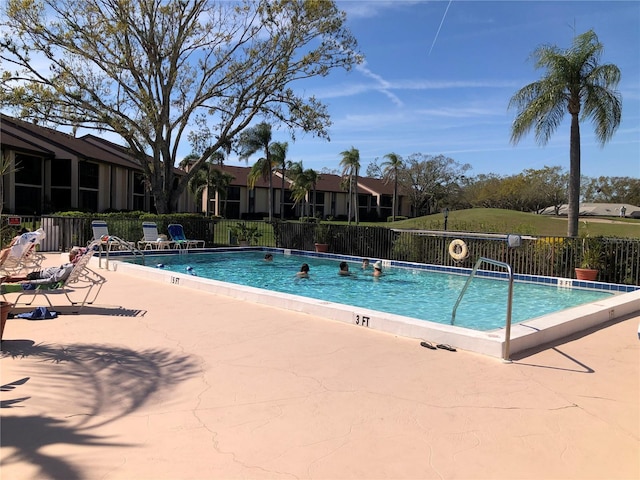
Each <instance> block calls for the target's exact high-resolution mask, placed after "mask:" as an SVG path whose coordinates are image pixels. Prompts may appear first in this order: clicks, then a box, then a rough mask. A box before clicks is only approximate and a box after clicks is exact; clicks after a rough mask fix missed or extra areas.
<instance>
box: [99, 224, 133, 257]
mask: <svg viewBox="0 0 640 480" xmlns="http://www.w3.org/2000/svg"><path fill="white" fill-rule="evenodd" d="M91 228H92V229H93V240H92V241H98V242H100V244H99V245H100V249H101V250H107V251H111V250H135V248H136V244H135V242H129V241H127V240H123V239H122V238H120V237H116V236H115V235H110V234H109V227H108V226H107V222H105V221H103V220H94V221H92V222H91Z"/></svg>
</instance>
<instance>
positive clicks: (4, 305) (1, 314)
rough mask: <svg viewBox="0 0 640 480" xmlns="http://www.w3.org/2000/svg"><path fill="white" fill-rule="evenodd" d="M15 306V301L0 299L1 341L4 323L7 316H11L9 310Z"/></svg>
mask: <svg viewBox="0 0 640 480" xmlns="http://www.w3.org/2000/svg"><path fill="white" fill-rule="evenodd" d="M12 308H13V303H9V302H5V301H4V300H2V301H0V341H1V340H2V338H3V336H4V325H5V323H7V318H9V312H10V311H11V309H12Z"/></svg>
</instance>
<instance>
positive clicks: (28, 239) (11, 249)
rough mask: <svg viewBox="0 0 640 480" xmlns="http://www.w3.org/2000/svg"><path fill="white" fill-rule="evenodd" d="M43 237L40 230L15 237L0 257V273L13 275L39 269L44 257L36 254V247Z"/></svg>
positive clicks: (42, 231) (42, 232)
mask: <svg viewBox="0 0 640 480" xmlns="http://www.w3.org/2000/svg"><path fill="white" fill-rule="evenodd" d="M45 237H46V234H45V232H44V230H43V229H42V228H39V229H37V230H35V231H33V232H26V233H23V234H22V235H19V236H17V237H15V238H14V239H13V240H12V242H11V244H10V245H9V246H8V247H7V248H6V249H4V250H3V254H2V255H0V273H2V274H3V275H15V274H16V273H18V272H20V271H26V272H30V271H33V270H37V269H39V268H40V265H41V264H42V260H43V258H44V257H43V256H42V255H41V254H40V253H38V251H37V246H38V245H39V244H40V242H41V241H42V239H44V238H45Z"/></svg>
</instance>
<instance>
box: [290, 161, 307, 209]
mask: <svg viewBox="0 0 640 480" xmlns="http://www.w3.org/2000/svg"><path fill="white" fill-rule="evenodd" d="M289 176H290V177H291V181H292V182H293V183H292V185H291V198H292V199H293V205H294V206H295V205H298V204H300V205H301V214H300V216H302V217H305V216H307V205H306V199H307V194H308V193H309V188H310V186H309V181H308V179H307V177H306V175H305V172H304V167H303V166H302V160H301V161H299V162H292V163H291V165H289Z"/></svg>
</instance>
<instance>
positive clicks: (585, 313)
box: [96, 247, 640, 358]
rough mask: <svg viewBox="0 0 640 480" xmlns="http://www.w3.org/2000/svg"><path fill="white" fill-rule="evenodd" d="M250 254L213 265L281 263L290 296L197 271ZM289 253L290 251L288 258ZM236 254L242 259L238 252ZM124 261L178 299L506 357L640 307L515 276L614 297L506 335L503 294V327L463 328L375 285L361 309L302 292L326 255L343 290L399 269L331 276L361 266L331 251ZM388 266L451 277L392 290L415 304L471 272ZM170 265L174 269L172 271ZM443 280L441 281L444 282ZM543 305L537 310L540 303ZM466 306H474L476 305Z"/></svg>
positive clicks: (630, 290) (629, 295) (633, 297)
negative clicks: (202, 298)
mask: <svg viewBox="0 0 640 480" xmlns="http://www.w3.org/2000/svg"><path fill="white" fill-rule="evenodd" d="M250 251H253V252H254V253H252V255H253V257H247V258H249V259H250V264H251V265H252V268H242V269H240V270H238V269H232V268H228V265H227V263H225V262H222V263H218V262H214V263H213V264H214V265H217V266H218V268H217V270H218V272H219V273H220V274H222V273H224V274H225V275H236V276H238V275H248V276H249V277H250V278H254V279H257V278H260V277H261V276H260V275H257V274H256V273H250V272H252V271H257V272H263V271H264V272H271V274H270V275H267V276H266V278H267V279H269V278H272V277H274V275H272V274H273V271H274V270H275V269H274V268H273V267H274V266H275V267H276V269H277V268H280V267H279V266H278V265H281V266H282V268H283V269H284V268H285V266H286V275H285V276H284V278H286V281H283V282H281V283H283V284H288V285H290V286H291V285H293V286H295V287H296V288H297V290H296V291H295V294H291V293H282V292H279V291H274V290H265V289H264V288H263V287H264V285H262V287H259V288H258V287H253V286H245V285H241V284H238V283H231V280H211V279H207V278H204V277H202V276H199V275H202V274H203V271H202V270H201V269H202V268H204V266H205V265H206V264H207V263H211V261H212V259H211V257H210V255H209V254H210V253H215V254H216V255H226V254H227V253H231V254H232V255H244V254H245V253H246V252H250ZM265 251H270V252H272V253H273V254H274V256H275V263H273V264H266V262H264V261H263V260H262V258H263V256H264V253H265ZM192 252H193V251H192ZM193 253H195V252H193ZM290 253H292V254H294V255H295V256H292V257H289V254H290ZM117 257H122V258H121V259H122V260H125V261H117ZM215 258H220V259H222V258H223V257H222V256H220V257H215ZM237 258H240V257H239V256H238V257H237ZM126 259H127V255H126V254H121V253H116V254H114V258H112V262H111V263H107V264H106V268H110V269H112V270H116V271H118V272H123V273H125V274H128V275H134V276H136V277H137V278H139V279H140V281H141V282H144V283H145V284H146V283H147V282H153V281H159V282H163V283H170V284H171V285H172V286H174V287H175V288H176V296H177V297H176V298H179V290H180V289H181V288H191V289H197V290H200V291H203V292H207V293H211V294H214V295H223V296H229V297H233V298H238V299H241V300H244V301H248V302H253V303H259V304H264V305H269V306H272V307H276V308H284V309H287V310H294V311H298V312H302V313H306V314H310V315H313V316H316V317H321V318H324V319H327V320H334V321H338V322H343V323H350V324H353V325H356V326H358V327H359V328H363V327H364V328H369V329H373V330H378V331H381V332H384V333H389V334H392V335H396V336H400V337H408V338H415V339H424V340H430V341H432V342H438V343H449V344H451V345H454V346H455V347H457V348H459V349H462V350H467V351H471V352H476V353H480V354H483V355H489V356H493V357H498V358H510V356H509V355H510V354H517V353H519V352H523V351H526V350H529V349H537V348H539V347H540V346H541V345H546V344H548V343H549V342H554V341H556V340H558V339H562V338H565V337H567V336H569V335H571V334H574V333H576V332H582V331H585V330H587V329H590V328H594V327H598V326H600V325H604V324H606V323H607V322H611V321H615V320H616V319H618V318H620V317H624V316H625V315H628V314H632V313H634V312H637V311H640V289H639V288H638V287H637V286H628V285H614V284H597V283H595V282H584V281H579V280H572V279H563V278H554V277H535V276H529V275H516V280H521V281H525V282H530V283H542V284H547V285H550V287H549V288H550V289H551V290H553V291H555V292H556V293H557V294H559V295H560V296H564V293H565V290H566V289H569V290H571V289H575V288H590V287H593V288H595V289H600V290H604V291H609V292H616V293H617V294H616V295H605V296H604V298H601V299H600V300H596V301H594V302H591V303H587V304H584V305H579V306H576V307H571V308H568V309H565V310H560V311H556V312H553V313H549V314H546V315H542V316H537V317H536V318H534V319H528V320H523V321H520V323H518V324H515V325H513V327H512V328H511V331H510V335H509V336H508V338H507V335H506V329H505V328H504V317H505V314H506V301H507V300H506V296H505V298H504V303H503V305H502V306H501V307H497V311H495V312H493V313H494V314H495V315H496V316H499V318H501V319H502V324H501V326H500V327H499V328H495V329H492V330H485V331H481V330H476V329H472V328H470V327H461V326H460V325H459V321H460V318H459V317H460V309H462V308H464V307H463V306H462V304H461V307H460V309H459V310H458V312H457V314H456V324H455V325H451V324H450V318H451V317H450V315H451V312H450V311H449V313H448V315H447V320H446V322H445V323H437V322H435V321H431V320H424V319H417V318H416V317H414V316H406V315H400V314H394V313H387V312H385V311H382V310H381V309H382V307H383V304H384V303H385V302H384V301H381V300H380V298H379V297H378V296H377V292H378V291H377V290H374V291H373V292H374V293H367V294H366V295H364V294H362V295H360V297H361V300H362V301H363V303H361V305H365V306H358V305H349V304H342V303H337V302H336V301H335V300H334V299H317V298H311V297H304V296H301V295H300V294H299V292H300V291H301V289H303V288H304V289H309V290H310V291H317V290H320V289H319V288H313V286H318V287H319V286H320V284H322V283H323V282H324V280H322V278H324V277H320V276H319V274H320V273H321V271H322V269H321V268H320V265H321V264H323V263H324V261H325V260H329V261H330V263H329V265H331V268H330V269H329V271H328V272H329V273H328V277H327V282H331V283H333V282H341V283H339V284H340V285H341V286H342V287H344V286H345V285H347V286H352V287H353V286H354V285H360V282H363V285H365V284H373V285H375V286H376V287H377V288H380V286H381V285H384V284H387V283H389V284H391V283H392V282H391V280H394V275H395V274H396V273H398V271H397V270H396V269H395V268H394V269H392V270H387V272H388V275H387V276H385V277H383V278H382V279H380V280H379V281H376V280H374V279H373V278H371V277H367V276H364V275H363V276H360V275H358V276H357V277H356V278H354V279H351V278H339V277H338V276H337V273H336V270H337V263H336V261H340V260H347V261H350V262H351V263H350V266H351V269H352V270H359V259H358V258H356V257H348V256H342V255H334V254H318V253H314V252H305V251H296V250H293V251H289V250H282V249H274V248H270V249H262V248H251V247H250V248H248V249H239V248H232V249H229V248H220V249H207V250H206V251H203V250H199V251H198V254H197V255H195V256H189V257H187V256H186V252H184V251H175V252H172V254H169V255H155V254H145V262H146V265H147V266H142V265H137V264H136V263H135V261H129V262H128V261H126ZM288 259H291V260H293V263H292V264H291V268H289V265H288V264H287V263H285V260H288ZM173 262H175V263H173ZM301 262H306V263H309V264H310V265H311V274H312V275H313V276H314V277H315V276H316V275H318V278H317V279H314V278H312V279H311V281H306V280H302V281H296V280H295V278H293V277H294V274H295V272H297V271H298V270H299V268H300V263H301ZM390 263H392V264H393V266H394V267H395V266H400V267H404V268H405V269H406V271H407V272H411V275H417V274H418V271H422V270H432V271H439V272H444V273H454V274H456V275H453V276H450V277H446V278H447V282H452V283H447V282H443V285H442V286H441V287H439V290H437V292H435V293H432V294H431V295H429V293H428V292H422V291H418V290H417V289H415V288H412V287H409V285H410V284H406V285H405V286H404V287H403V288H401V289H396V296H397V297H398V298H399V299H400V301H401V302H402V301H404V302H406V300H407V299H411V300H412V304H417V303H421V302H425V303H426V301H427V300H428V299H429V298H433V297H437V296H441V295H444V293H443V292H444V291H445V290H447V289H449V290H451V291H452V293H453V294H455V295H456V296H457V294H458V293H459V291H458V290H455V289H454V288H452V287H453V286H458V285H460V286H461V285H462V283H459V282H464V281H465V280H466V278H467V277H468V275H469V272H470V270H469V269H464V268H457V267H445V266H436V265H422V264H411V263H407V262H399V261H393V262H390ZM96 264H97V265H98V266H100V262H99V260H98V259H96ZM157 264H163V265H164V268H157V267H156V265H157ZM172 264H173V265H175V267H171V266H170V265H172ZM188 266H191V267H192V270H191V271H187V267H188ZM253 267H255V268H253ZM172 268H175V271H173V270H171V269H172ZM181 269H182V270H181ZM263 269H264V270H263ZM401 270H403V269H401ZM414 271H415V273H414ZM478 273H479V274H481V273H483V274H485V275H487V276H490V277H494V276H496V277H500V276H502V277H504V274H503V273H502V272H480V271H479V272H478ZM454 277H455V278H454ZM395 279H396V280H403V279H402V277H397V278H395ZM479 280H484V279H481V278H474V280H473V281H472V283H471V284H472V285H473V284H475V283H478V281H479ZM236 281H237V278H236ZM303 282H307V283H303ZM498 283H501V284H502V286H503V288H504V289H505V291H506V288H507V287H506V285H507V282H504V281H502V282H498ZM444 284H446V286H445V285H444ZM149 285H150V287H149V288H152V283H150V284H149ZM469 288H471V287H469ZM343 289H344V288H343ZM345 290H348V291H353V290H355V289H353V288H347V289H345ZM454 290H455V291H454ZM481 290H482V289H481ZM483 295H484V292H483ZM465 297H466V295H465ZM540 306H541V307H542V305H540ZM471 310H472V311H474V309H471ZM514 313H515V312H514ZM203 315H206V312H203Z"/></svg>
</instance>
